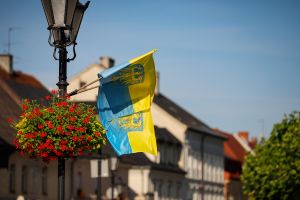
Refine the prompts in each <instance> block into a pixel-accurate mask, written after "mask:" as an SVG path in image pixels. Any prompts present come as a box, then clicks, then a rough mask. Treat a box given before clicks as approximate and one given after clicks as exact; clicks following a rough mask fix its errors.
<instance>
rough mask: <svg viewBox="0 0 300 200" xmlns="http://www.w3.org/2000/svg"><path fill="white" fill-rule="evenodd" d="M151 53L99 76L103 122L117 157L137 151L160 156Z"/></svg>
mask: <svg viewBox="0 0 300 200" xmlns="http://www.w3.org/2000/svg"><path fill="white" fill-rule="evenodd" d="M155 51H156V50H153V51H150V52H148V53H146V54H144V55H142V56H140V57H137V58H134V59H132V60H130V61H129V62H127V63H124V64H121V65H118V66H114V67H112V68H109V69H107V70H105V71H103V72H101V73H99V74H98V76H99V78H100V87H99V92H98V97H97V105H98V109H99V115H100V120H101V122H102V124H103V126H104V127H105V129H106V130H107V134H106V135H107V138H108V140H109V142H110V143H111V145H112V147H113V148H114V150H115V151H116V153H117V154H118V155H123V154H130V153H136V152H148V153H151V154H154V155H156V154H157V147H156V139H155V133H154V126H153V121H152V115H151V111H150V106H151V103H152V100H153V97H154V90H155V85H156V72H155V66H154V60H153V57H152V55H153V53H154V52H155Z"/></svg>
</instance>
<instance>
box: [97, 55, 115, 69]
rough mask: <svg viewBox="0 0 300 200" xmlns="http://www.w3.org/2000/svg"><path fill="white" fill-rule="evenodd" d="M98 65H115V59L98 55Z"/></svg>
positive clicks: (108, 66) (107, 66)
mask: <svg viewBox="0 0 300 200" xmlns="http://www.w3.org/2000/svg"><path fill="white" fill-rule="evenodd" d="M100 65H102V66H104V67H106V68H110V67H113V66H114V65H115V60H114V59H112V58H111V57H108V56H101V57H100Z"/></svg>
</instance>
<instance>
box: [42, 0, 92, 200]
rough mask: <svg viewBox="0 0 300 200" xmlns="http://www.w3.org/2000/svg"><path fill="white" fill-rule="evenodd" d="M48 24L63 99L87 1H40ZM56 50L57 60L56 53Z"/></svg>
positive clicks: (61, 171)
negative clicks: (69, 47)
mask: <svg viewBox="0 0 300 200" xmlns="http://www.w3.org/2000/svg"><path fill="white" fill-rule="evenodd" d="M41 1H42V5H43V8H44V12H45V15H46V17H47V22H48V25H49V26H48V30H49V39H48V42H49V44H50V45H51V46H52V47H54V52H53V57H54V59H55V60H59V81H58V83H57V84H56V85H57V86H58V89H59V90H58V92H59V96H60V97H64V96H65V95H66V92H67V86H68V85H69V84H68V82H67V62H69V61H71V60H74V59H75V57H76V52H75V46H76V37H77V34H78V31H79V27H80V24H81V21H82V18H83V15H84V12H85V10H86V9H87V7H88V5H89V3H90V2H89V1H88V2H87V3H86V4H85V5H83V4H81V3H80V2H79V1H78V0H41ZM70 45H73V57H72V58H68V57H67V54H68V52H67V47H68V46H70ZM57 49H58V54H59V56H58V58H57V57H56V51H57ZM64 196H65V159H64V158H59V159H58V199H59V200H64Z"/></svg>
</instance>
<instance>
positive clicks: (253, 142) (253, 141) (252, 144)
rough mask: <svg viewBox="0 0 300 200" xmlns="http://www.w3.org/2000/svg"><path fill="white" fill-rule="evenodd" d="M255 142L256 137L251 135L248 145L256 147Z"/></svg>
mask: <svg viewBox="0 0 300 200" xmlns="http://www.w3.org/2000/svg"><path fill="white" fill-rule="evenodd" d="M256 144H257V138H256V137H252V138H251V139H250V142H249V146H250V147H251V148H252V149H254V148H255V147H256Z"/></svg>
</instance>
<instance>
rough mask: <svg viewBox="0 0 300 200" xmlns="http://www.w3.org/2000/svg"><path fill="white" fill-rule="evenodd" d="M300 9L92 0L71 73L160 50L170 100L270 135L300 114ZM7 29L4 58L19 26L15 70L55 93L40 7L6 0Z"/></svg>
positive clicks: (218, 123)
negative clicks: (284, 120)
mask: <svg viewBox="0 0 300 200" xmlns="http://www.w3.org/2000/svg"><path fill="white" fill-rule="evenodd" d="M299 10H300V2H299V1H290V0H287V1H277V0H265V1H261V0H254V1H208V0H207V1H200V0H195V1H192V0H189V1H171V0H162V1H140V0H139V1H138V0H130V1H108V0H103V1H100V0H97V1H96V0H92V2H91V4H90V7H89V8H88V10H87V11H86V14H85V16H84V19H83V22H82V26H81V29H80V32H79V36H78V38H77V42H78V45H77V58H76V59H75V61H73V62H71V63H69V65H68V76H69V77H71V76H72V75H73V74H75V73H76V72H79V71H80V70H82V69H83V68H84V67H86V66H88V65H89V64H91V63H95V62H98V58H99V57H100V56H104V55H108V56H111V57H113V58H115V59H116V63H122V62H124V61H127V60H129V59H131V58H134V57H136V56H138V55H140V54H142V53H145V52H147V51H149V50H152V49H154V48H158V50H159V51H158V52H157V53H156V55H155V61H156V68H157V70H159V71H160V76H161V80H160V91H161V92H162V93H163V94H165V95H166V96H168V97H169V98H171V99H172V100H174V101H175V102H176V103H178V104H179V105H181V106H183V107H184V108H185V109H187V110H188V111H190V112H191V113H193V114H194V115H195V116H197V117H198V118H199V119H201V120H202V121H204V122H205V123H207V124H208V125H209V126H211V127H214V128H215V127H217V128H220V129H223V130H225V131H229V132H237V131H239V130H248V131H249V132H250V134H251V135H252V136H261V134H262V132H263V131H264V134H265V136H267V135H269V133H270V131H271V129H272V126H273V124H274V123H276V122H279V121H280V120H281V119H282V117H283V115H284V113H290V112H291V111H293V110H300V87H299V86H300V78H299V75H300V12H299ZM0 25H1V26H0V53H5V52H6V51H7V46H6V44H5V43H7V30H8V28H9V27H14V28H15V29H14V30H13V31H12V47H11V53H12V54H14V56H15V65H14V68H15V69H16V70H21V71H23V72H26V73H31V74H33V75H35V76H36V77H38V78H39V80H41V81H42V83H43V84H44V85H45V86H47V87H49V88H50V87H52V88H53V87H55V83H56V82H57V79H58V78H57V77H58V63H57V62H56V61H54V60H53V58H52V51H53V49H52V48H51V47H50V46H49V45H48V43H47V38H48V32H47V30H46V27H47V23H46V19H45V16H44V13H43V10H42V6H41V3H40V1H38V0H27V1H18V0H3V1H1V7H0ZM95 77H96V75H95Z"/></svg>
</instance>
